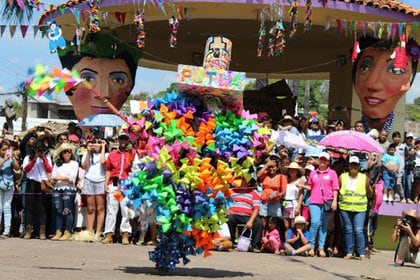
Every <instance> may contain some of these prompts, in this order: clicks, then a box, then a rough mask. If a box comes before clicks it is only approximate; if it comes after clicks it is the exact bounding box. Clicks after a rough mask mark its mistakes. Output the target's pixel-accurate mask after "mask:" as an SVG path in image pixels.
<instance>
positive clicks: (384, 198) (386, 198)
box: [383, 194, 389, 202]
mask: <svg viewBox="0 0 420 280" xmlns="http://www.w3.org/2000/svg"><path fill="white" fill-rule="evenodd" d="M388 199H389V197H388V195H387V194H384V196H383V201H384V202H388Z"/></svg>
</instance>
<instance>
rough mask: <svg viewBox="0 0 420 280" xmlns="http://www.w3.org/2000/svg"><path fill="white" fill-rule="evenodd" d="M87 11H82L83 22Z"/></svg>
mask: <svg viewBox="0 0 420 280" xmlns="http://www.w3.org/2000/svg"><path fill="white" fill-rule="evenodd" d="M88 13H89V11H88V10H84V11H82V20H83V22H85V21H86V15H87V14H88Z"/></svg>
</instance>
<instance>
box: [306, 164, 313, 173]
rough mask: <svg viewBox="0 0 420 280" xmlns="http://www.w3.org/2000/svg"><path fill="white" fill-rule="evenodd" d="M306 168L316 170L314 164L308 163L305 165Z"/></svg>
mask: <svg viewBox="0 0 420 280" xmlns="http://www.w3.org/2000/svg"><path fill="white" fill-rule="evenodd" d="M305 169H306V170H310V171H314V170H315V166H313V165H312V164H307V165H306V166H305Z"/></svg>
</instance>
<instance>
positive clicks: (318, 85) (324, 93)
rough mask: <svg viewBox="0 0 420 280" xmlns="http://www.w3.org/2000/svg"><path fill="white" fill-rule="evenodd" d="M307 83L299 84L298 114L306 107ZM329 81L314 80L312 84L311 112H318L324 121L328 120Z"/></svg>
mask: <svg viewBox="0 0 420 280" xmlns="http://www.w3.org/2000/svg"><path fill="white" fill-rule="evenodd" d="M305 86H306V81H300V83H299V95H298V112H301V113H302V112H303V108H304V107H305ZM328 97H329V81H324V80H314V81H311V82H310V91H309V111H314V112H318V114H319V116H320V117H321V119H322V121H324V122H325V121H326V120H327V119H328Z"/></svg>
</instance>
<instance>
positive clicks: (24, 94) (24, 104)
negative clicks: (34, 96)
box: [20, 87, 28, 132]
mask: <svg viewBox="0 0 420 280" xmlns="http://www.w3.org/2000/svg"><path fill="white" fill-rule="evenodd" d="M20 92H21V94H22V128H21V129H22V132H24V131H26V119H27V117H28V93H27V91H26V88H25V87H22V88H21V89H20Z"/></svg>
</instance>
